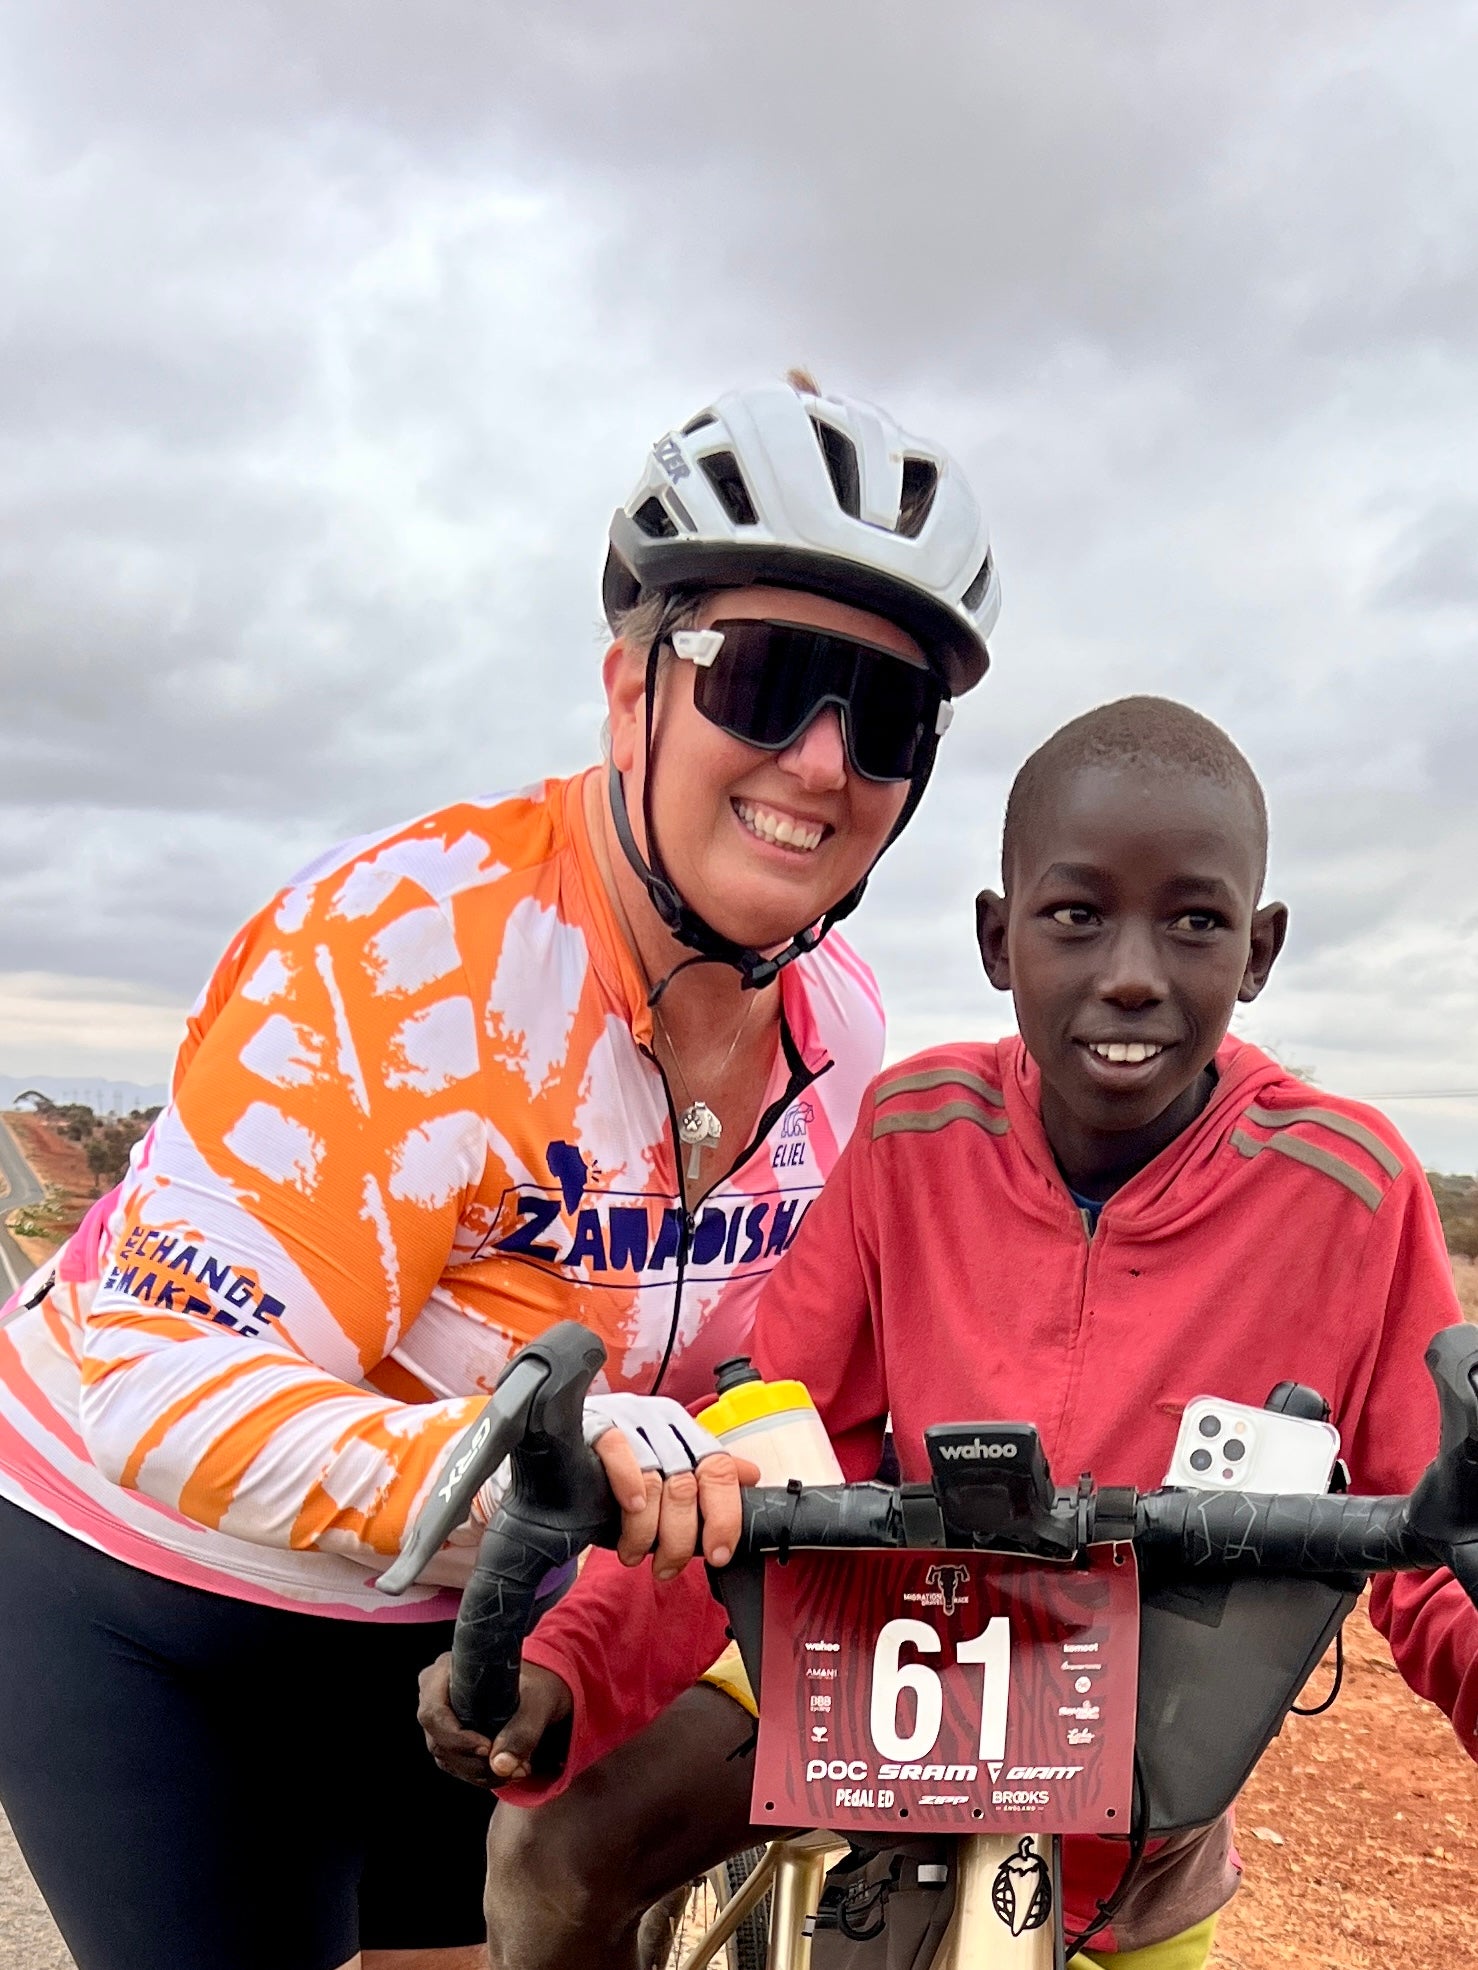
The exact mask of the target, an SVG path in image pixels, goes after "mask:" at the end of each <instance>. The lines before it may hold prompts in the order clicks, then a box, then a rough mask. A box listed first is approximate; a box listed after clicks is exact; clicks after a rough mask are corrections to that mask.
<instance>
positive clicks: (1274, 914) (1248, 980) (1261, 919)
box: [1237, 903, 1288, 1005]
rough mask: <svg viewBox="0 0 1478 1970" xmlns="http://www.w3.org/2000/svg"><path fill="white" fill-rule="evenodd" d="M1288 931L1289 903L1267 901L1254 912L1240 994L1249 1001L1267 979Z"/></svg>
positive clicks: (1243, 1002)
mask: <svg viewBox="0 0 1478 1970" xmlns="http://www.w3.org/2000/svg"><path fill="white" fill-rule="evenodd" d="M1287 935H1288V905H1287V904H1286V903H1264V904H1263V906H1262V908H1261V909H1260V910H1257V911H1255V912H1254V913H1253V918H1252V945H1251V949H1250V950H1249V951H1248V953H1247V969H1246V971H1244V972H1243V974H1242V984H1241V987H1240V989H1239V990H1238V992H1237V997H1238V998H1239V999H1240V1000H1241V1002H1242V1004H1243V1005H1250V1004H1251V1003H1252V1001H1253V1000H1254V999H1255V998H1256V997H1257V995H1258V993H1259V992H1260V991H1261V990H1262V988H1263V986H1264V985H1266V984H1267V982H1268V973H1269V972H1270V971H1271V970H1272V968H1273V966H1274V965H1275V964H1276V963H1277V961H1278V953H1279V952H1280V951H1281V950H1282V948H1283V940H1284V938H1285V937H1286V936H1287Z"/></svg>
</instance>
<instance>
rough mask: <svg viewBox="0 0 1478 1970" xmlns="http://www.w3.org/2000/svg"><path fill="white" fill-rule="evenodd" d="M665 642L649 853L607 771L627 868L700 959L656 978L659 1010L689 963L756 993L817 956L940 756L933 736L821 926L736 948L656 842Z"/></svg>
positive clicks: (654, 651) (652, 999) (652, 714)
mask: <svg viewBox="0 0 1478 1970" xmlns="http://www.w3.org/2000/svg"><path fill="white" fill-rule="evenodd" d="M664 640H665V639H664V637H663V636H662V635H660V634H659V635H658V636H656V637H655V638H654V639H653V641H652V645H651V648H650V649H649V650H648V651H647V676H646V691H645V697H646V714H645V717H646V773H645V775H644V778H643V781H642V826H643V829H644V832H645V834H646V838H647V852H646V855H645V856H643V854H642V852H641V849H640V848H639V847H638V846H637V841H636V835H635V833H634V832H633V830H632V826H631V816H630V814H629V813H628V812H627V809H626V785H625V781H624V780H623V778H622V775H621V770H620V768H619V767H618V766H617V765H616V763H615V761H614V760H612V761H611V763H610V767H609V770H608V772H607V774H606V790H607V794H608V797H609V799H610V804H611V820H612V823H613V824H614V826H615V830H616V839H617V841H619V842H620V844H621V851H622V853H623V854H624V855H625V857H626V860H627V861H628V863H630V865H631V869H632V872H633V873H634V874H635V875H636V877H637V879H638V880H639V881H640V883H641V884H642V887H643V888H644V889H645V890H646V892H647V895H648V897H649V898H650V900H651V904H652V908H653V909H654V910H655V911H656V912H657V915H658V916H659V917H660V918H661V919H662V922H663V923H664V924H665V925H666V927H667V929H668V930H669V931H670V932H671V934H672V935H673V937H675V938H676V939H677V941H678V943H679V944H686V945H687V947H688V949H689V950H691V951H694V952H696V953H697V955H696V956H695V957H691V958H685V959H684V960H683V961H682V963H681V964H678V965H675V966H674V967H673V969H672V970H671V971H669V972H668V973H666V975H665V976H664V977H662V978H659V979H658V980H657V982H656V984H655V985H654V986H653V987H652V989H651V991H650V992H649V993H648V994H647V1004H648V1005H649V1006H654V1005H656V1003H657V1001H658V1000H659V999H660V998H661V997H662V994H663V993H664V992H665V991H666V990H667V987H668V986H669V985H670V984H671V983H672V981H673V979H674V978H676V977H677V975H678V973H679V972H680V971H686V970H687V969H688V967H689V966H690V965H695V964H726V965H730V966H732V967H733V969H734V970H735V971H737V972H738V974H739V983H740V986H741V988H742V989H743V990H744V991H747V992H748V991H757V990H759V989H761V988H762V987H764V986H766V985H769V984H772V983H773V982H774V980H775V979H776V978H778V977H779V975H780V973H781V972H782V971H783V970H784V968H785V967H786V965H788V964H793V963H794V962H795V960H796V959H797V958H801V957H804V956H805V955H806V953H807V952H808V951H814V950H815V948H816V946H817V945H818V944H819V943H820V942H821V940H822V938H823V937H825V936H826V934H827V932H828V931H829V930H830V929H831V928H832V926H833V924H838V923H840V922H841V921H842V919H843V918H844V917H849V916H851V914H852V912H853V911H854V910H855V909H856V908H857V905H858V904H859V903H860V902H861V901H862V896H863V891H864V890H865V889H866V888H867V882H868V877H869V876H871V874H872V871H873V869H875V868H876V867H877V865H878V862H879V861H880V860H881V859H882V857H883V855H885V854H886V853H887V851H888V849H889V848H891V847H892V845H893V843H894V842H895V841H896V840H897V839H898V836H899V835H900V834H901V833H902V832H903V829H904V827H905V826H906V825H907V823H908V821H909V820H910V819H911V817H912V815H913V813H914V810H915V808H917V806H918V804H919V802H920V800H921V799H922V798H923V794H924V788H925V787H926V786H927V784H928V781H929V775H930V773H931V771H932V770H933V766H934V755H935V752H936V750H937V747H938V740H937V738H931V741H930V744H929V746H928V749H927V751H926V753H925V754H924V755H923V756H922V757H921V758H920V759H919V761H918V762H917V763H916V764H915V767H914V771H913V776H912V783H911V785H910V787H909V793H908V799H907V800H906V801H905V802H904V805H903V810H902V812H901V813H900V814H899V816H898V819H897V820H896V821H895V822H894V824H893V827H892V830H891V831H890V833H889V835H888V839H887V840H886V841H885V842H884V843H883V846H882V847H881V848H880V849H879V850H878V853H877V855H876V856H875V857H874V858H873V861H872V864H871V866H870V867H869V868H868V870H867V871H866V873H865V874H864V875H863V877H862V879H861V881H860V882H858V883H856V884H855V885H854V886H853V887H852V888H851V889H849V890H848V892H847V894H846V895H845V896H844V897H842V899H841V901H840V902H839V903H834V904H833V905H832V907H831V908H830V909H829V910H828V911H827V912H826V914H825V916H823V917H822V918H821V920H820V922H819V923H813V924H809V925H808V926H807V927H806V929H804V930H802V931H798V932H797V933H796V935H795V936H794V937H792V938H791V940H790V942H789V943H788V944H787V945H786V946H785V948H784V949H783V950H780V951H776V952H774V953H773V954H771V955H767V954H766V953H765V952H763V951H756V950H753V949H751V948H750V947H749V946H747V945H744V944H736V943H735V942H734V940H733V939H732V938H729V937H725V936H723V935H722V933H721V932H719V931H717V930H715V929H714V928H713V926H712V924H710V923H708V922H707V921H706V920H705V919H704V918H703V917H701V916H699V914H698V912H697V911H696V910H695V909H693V908H692V906H691V905H690V904H689V903H687V902H686V901H685V900H684V898H683V896H682V894H681V892H680V891H679V889H678V887H677V885H676V883H674V882H673V880H672V878H671V876H670V875H669V874H668V873H667V867H666V864H665V863H664V861H663V859H662V851H661V849H660V848H659V847H658V845H657V834H656V829H655V827H654V826H653V822H652V780H653V769H654V764H655V757H656V704H657V658H658V651H659V650H660V649H661V646H662V643H663V641H664Z"/></svg>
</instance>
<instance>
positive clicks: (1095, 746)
mask: <svg viewBox="0 0 1478 1970" xmlns="http://www.w3.org/2000/svg"><path fill="white" fill-rule="evenodd" d="M1143 760H1153V761H1154V763H1155V764H1156V765H1157V766H1168V767H1170V768H1171V769H1172V770H1173V771H1177V772H1181V773H1199V774H1201V775H1202V776H1203V777H1204V778H1206V779H1208V780H1214V781H1216V783H1217V784H1218V785H1219V786H1223V787H1229V788H1231V789H1232V790H1233V791H1240V792H1242V793H1244V794H1245V795H1246V796H1247V801H1248V805H1249V806H1250V808H1251V810H1252V817H1253V824H1254V826H1255V827H1256V830H1257V855H1258V873H1257V886H1258V891H1259V893H1261V890H1262V879H1263V876H1264V875H1265V874H1266V873H1267V861H1268V809H1267V802H1266V800H1265V799H1264V797H1263V790H1262V783H1261V782H1260V781H1259V779H1258V777H1257V775H1256V774H1255V773H1254V772H1253V770H1252V767H1251V765H1250V764H1249V763H1248V760H1247V758H1246V755H1245V754H1244V753H1243V752H1241V751H1240V749H1239V748H1238V747H1237V746H1236V745H1234V744H1233V743H1232V741H1231V739H1229V738H1228V737H1227V735H1226V733H1225V732H1223V731H1222V729H1221V727H1220V726H1219V725H1215V724H1213V723H1212V721H1211V720H1210V719H1209V718H1206V717H1203V715H1202V714H1201V713H1200V712H1199V711H1192V710H1191V708H1190V706H1189V705H1182V704H1177V703H1176V701H1175V700H1174V699H1173V698H1153V697H1133V698H1116V699H1115V700H1114V702H1113V703H1112V704H1107V705H1095V706H1094V708H1093V710H1092V711H1085V712H1084V713H1083V714H1082V716H1081V717H1079V718H1073V719H1070V720H1069V721H1068V723H1067V724H1066V725H1063V726H1060V727H1059V728H1058V730H1057V731H1055V732H1054V733H1053V734H1052V736H1051V738H1050V739H1046V740H1044V741H1043V743H1042V744H1041V745H1039V746H1038V747H1037V749H1036V751H1035V752H1034V753H1032V755H1031V756H1030V758H1029V759H1027V761H1026V762H1025V764H1024V765H1023V766H1022V768H1021V771H1020V772H1019V773H1018V774H1017V775H1016V778H1015V780H1014V781H1013V782H1012V786H1011V792H1010V795H1009V796H1008V798H1007V801H1006V824H1005V827H1004V829H1003V830H1002V835H1001V877H1002V884H1003V886H1004V887H1005V888H1006V889H1007V890H1009V889H1010V887H1011V868H1012V864H1013V862H1014V860H1015V857H1016V854H1017V851H1018V849H1019V847H1020V844H1021V842H1022V841H1023V840H1024V839H1025V837H1026V836H1027V834H1028V833H1029V832H1030V830H1031V828H1032V827H1033V826H1034V825H1035V823H1036V819H1037V815H1038V813H1039V812H1040V809H1041V805H1042V801H1043V799H1044V797H1045V795H1046V794H1047V793H1048V792H1049V791H1050V789H1051V788H1052V787H1053V786H1054V785H1055V783H1056V782H1057V781H1058V780H1060V779H1061V778H1062V776H1063V775H1064V774H1067V773H1073V772H1076V771H1077V770H1078V769H1079V768H1080V767H1084V766H1131V765H1137V764H1139V763H1140V762H1141V761H1143Z"/></svg>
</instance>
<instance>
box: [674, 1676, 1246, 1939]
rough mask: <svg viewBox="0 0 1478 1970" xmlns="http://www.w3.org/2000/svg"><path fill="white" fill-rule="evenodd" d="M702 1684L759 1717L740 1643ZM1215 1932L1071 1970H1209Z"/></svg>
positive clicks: (1205, 1926) (1188, 1933)
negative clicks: (1207, 1969) (1212, 1939)
mask: <svg viewBox="0 0 1478 1970" xmlns="http://www.w3.org/2000/svg"><path fill="white" fill-rule="evenodd" d="M701 1680H702V1681H703V1682H705V1683H707V1684H709V1685H710V1686H711V1687H712V1688H713V1689H716V1690H722V1691H723V1693H724V1695H725V1696H727V1697H731V1698H732V1699H733V1701H734V1702H735V1703H737V1704H738V1705H739V1707H740V1709H741V1710H747V1711H748V1712H749V1714H750V1716H751V1717H758V1716H759V1714H760V1713H759V1705H758V1704H757V1703H756V1702H755V1700H754V1691H753V1690H752V1689H751V1688H750V1687H749V1678H748V1676H747V1675H746V1674H745V1673H744V1663H743V1661H742V1659H741V1658H740V1654H739V1648H738V1644H737V1643H735V1642H730V1644H729V1646H728V1647H727V1648H726V1649H725V1650H724V1652H723V1654H722V1655H721V1656H720V1657H719V1659H718V1661H717V1662H715V1663H714V1665H713V1667H712V1668H711V1669H710V1670H709V1671H708V1672H707V1674H706V1675H704V1676H703V1677H702V1678H701ZM1215 1930H1216V1917H1215V1916H1214V1915H1208V1916H1207V1918H1206V1920H1205V1921H1204V1922H1198V1923H1197V1924H1196V1926H1195V1928H1194V1929H1186V1930H1183V1931H1182V1932H1181V1934H1180V1935H1178V1936H1171V1937H1170V1939H1169V1940H1168V1941H1167V1942H1163V1943H1151V1944H1150V1946H1149V1948H1148V1949H1131V1950H1121V1951H1119V1952H1118V1953H1117V1954H1110V1955H1107V1956H1102V1955H1100V1954H1099V1952H1098V1951H1097V1950H1086V1951H1084V1952H1083V1953H1082V1954H1081V1955H1079V1956H1074V1957H1072V1958H1071V1959H1070V1960H1069V1962H1068V1970H1206V1964H1207V1961H1208V1960H1209V1958H1210V1956H1211V1938H1212V1936H1213V1934H1214V1933H1215Z"/></svg>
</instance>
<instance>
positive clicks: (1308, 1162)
mask: <svg viewBox="0 0 1478 1970" xmlns="http://www.w3.org/2000/svg"><path fill="white" fill-rule="evenodd" d="M874 1133H876V1131H874ZM1232 1147H1233V1148H1234V1149H1237V1150H1239V1151H1240V1152H1241V1153H1242V1155H1244V1156H1247V1157H1253V1156H1260V1155H1261V1154H1262V1152H1263V1151H1264V1150H1265V1149H1276V1150H1277V1151H1278V1153H1279V1155H1280V1156H1288V1157H1291V1158H1292V1160H1293V1161H1294V1162H1295V1163H1303V1164H1304V1165H1305V1166H1306V1167H1307V1168H1309V1169H1311V1170H1322V1171H1323V1173H1324V1175H1325V1176H1327V1177H1333V1178H1334V1180H1335V1182H1336V1183H1342V1184H1343V1185H1344V1187H1345V1189H1346V1190H1350V1191H1353V1192H1354V1194H1355V1195H1356V1196H1357V1197H1358V1198H1359V1199H1360V1202H1361V1203H1362V1204H1364V1205H1365V1206H1366V1208H1367V1209H1368V1210H1372V1211H1378V1210H1379V1209H1380V1207H1381V1196H1382V1192H1381V1190H1380V1188H1379V1187H1378V1185H1377V1184H1376V1183H1375V1182H1374V1181H1373V1180H1372V1179H1371V1178H1370V1177H1368V1176H1366V1175H1365V1174H1364V1173H1363V1172H1362V1171H1360V1170H1357V1169H1356V1168H1355V1166H1354V1165H1353V1164H1352V1163H1347V1162H1346V1161H1345V1159H1344V1157H1343V1156H1336V1155H1335V1153H1334V1151H1333V1150H1332V1149H1321V1148H1320V1147H1319V1145H1318V1144H1317V1143H1316V1142H1305V1141H1304V1139H1303V1137H1302V1136H1296V1135H1277V1136H1273V1137H1272V1138H1271V1139H1270V1140H1269V1141H1267V1142H1259V1141H1258V1139H1257V1137H1256V1136H1250V1135H1248V1133H1247V1131H1246V1130H1245V1129H1233V1130H1232Z"/></svg>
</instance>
